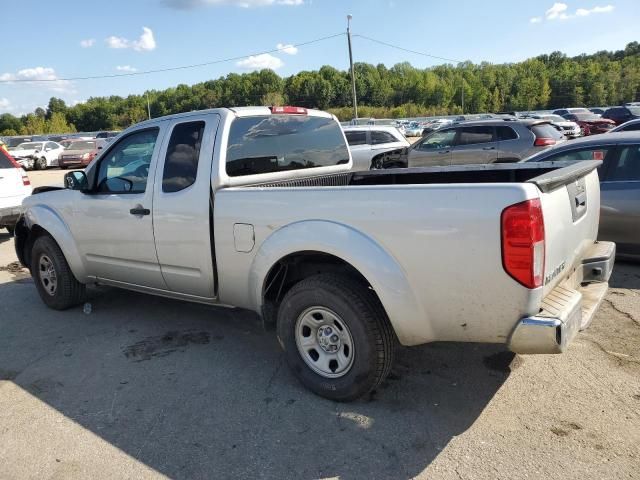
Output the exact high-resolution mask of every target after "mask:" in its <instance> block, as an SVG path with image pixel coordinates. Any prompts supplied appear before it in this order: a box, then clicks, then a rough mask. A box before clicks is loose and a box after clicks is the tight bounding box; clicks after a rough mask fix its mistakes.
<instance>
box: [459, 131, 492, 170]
mask: <svg viewBox="0 0 640 480" xmlns="http://www.w3.org/2000/svg"><path fill="white" fill-rule="evenodd" d="M497 158H498V142H497V140H496V136H495V132H494V127H493V126H490V125H476V126H471V127H459V133H458V138H457V140H456V145H455V147H454V148H453V152H452V154H451V165H466V164H477V163H493V162H495V161H496V160H497Z"/></svg>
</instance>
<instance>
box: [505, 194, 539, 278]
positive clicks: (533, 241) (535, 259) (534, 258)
mask: <svg viewBox="0 0 640 480" xmlns="http://www.w3.org/2000/svg"><path fill="white" fill-rule="evenodd" d="M501 225H502V265H503V267H504V269H505V271H506V272H507V273H508V274H509V275H510V276H511V277H512V278H513V279H514V280H516V281H517V282H518V283H520V284H522V285H524V286H525V287H527V288H537V287H540V286H541V285H542V281H543V278H544V254H545V250H544V218H543V216H542V206H541V205H540V199H539V198H534V199H532V200H527V201H526V202H522V203H516V204H515V205H511V206H510V207H507V208H505V209H504V210H503V211H502V216H501Z"/></svg>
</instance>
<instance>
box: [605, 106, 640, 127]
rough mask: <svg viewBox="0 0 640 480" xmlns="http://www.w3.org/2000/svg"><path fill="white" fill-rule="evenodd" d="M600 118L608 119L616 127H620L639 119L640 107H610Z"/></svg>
mask: <svg viewBox="0 0 640 480" xmlns="http://www.w3.org/2000/svg"><path fill="white" fill-rule="evenodd" d="M602 118H608V119H609V120H613V121H614V122H616V125H622V124H623V123H625V122H628V121H629V120H635V119H636V118H640V107H635V106H628V107H611V108H609V109H608V110H607V111H605V112H604V113H603V114H602Z"/></svg>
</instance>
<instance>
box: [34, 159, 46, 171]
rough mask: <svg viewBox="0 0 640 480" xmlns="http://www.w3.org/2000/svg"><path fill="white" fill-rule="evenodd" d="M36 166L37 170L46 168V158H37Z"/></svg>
mask: <svg viewBox="0 0 640 480" xmlns="http://www.w3.org/2000/svg"><path fill="white" fill-rule="evenodd" d="M36 168H37V169H38V170H46V169H47V159H46V158H44V157H41V158H39V159H38V160H37V161H36Z"/></svg>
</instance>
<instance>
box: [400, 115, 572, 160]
mask: <svg viewBox="0 0 640 480" xmlns="http://www.w3.org/2000/svg"><path fill="white" fill-rule="evenodd" d="M564 141H565V139H564V135H563V134H562V132H560V131H558V130H557V129H556V128H554V127H553V126H552V125H551V124H550V123H549V122H548V121H545V120H510V119H504V120H477V121H472V122H464V123H460V124H457V125H452V126H451V127H446V128H442V129H440V130H437V131H435V132H433V133H431V134H429V135H427V136H425V137H424V138H422V139H421V140H419V141H418V142H416V143H414V144H413V145H412V146H411V147H409V149H408V150H407V155H406V157H407V166H409V167H428V166H433V165H464V164H474V163H475V164H477V163H507V162H518V161H520V160H522V159H524V158H527V157H529V156H531V155H533V154H534V153H538V152H540V151H542V150H544V149H546V148H549V147H550V146H553V145H556V144H558V143H562V142H564Z"/></svg>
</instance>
